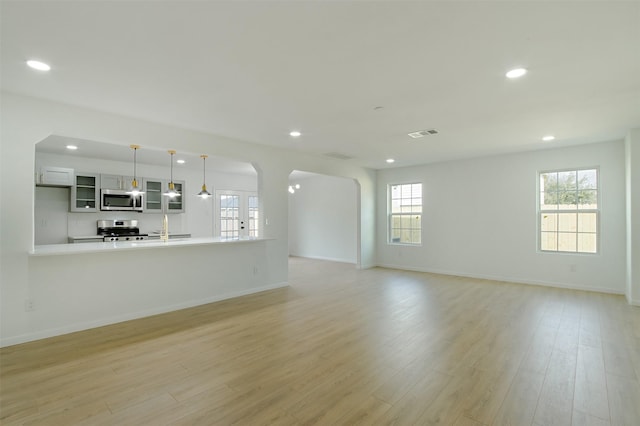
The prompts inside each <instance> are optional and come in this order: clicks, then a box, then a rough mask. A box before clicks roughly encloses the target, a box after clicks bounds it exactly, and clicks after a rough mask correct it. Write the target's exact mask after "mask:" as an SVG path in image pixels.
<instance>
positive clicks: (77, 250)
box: [29, 237, 270, 256]
mask: <svg viewBox="0 0 640 426" xmlns="http://www.w3.org/2000/svg"><path fill="white" fill-rule="evenodd" d="M268 240H270V238H248V237H247V238H220V237H209V238H184V239H181V238H176V239H172V240H169V241H159V240H145V241H114V242H100V243H82V244H49V245H42V246H35V247H34V248H33V250H31V251H30V252H29V255H30V256H56V255H65V254H81V253H98V252H109V251H120V250H144V249H158V248H167V247H185V246H198V245H210V244H242V243H251V242H256V241H268Z"/></svg>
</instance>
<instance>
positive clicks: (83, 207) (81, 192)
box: [70, 172, 100, 213]
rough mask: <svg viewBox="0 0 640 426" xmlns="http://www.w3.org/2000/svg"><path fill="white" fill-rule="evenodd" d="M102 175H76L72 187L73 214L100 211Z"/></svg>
mask: <svg viewBox="0 0 640 426" xmlns="http://www.w3.org/2000/svg"><path fill="white" fill-rule="evenodd" d="M99 197H100V175H99V174H97V173H80V172H78V173H76V175H75V178H74V185H73V186H72V187H71V206H70V207H71V208H70V210H71V211H72V212H77V213H95V212H97V211H98V210H99V208H100V206H99Z"/></svg>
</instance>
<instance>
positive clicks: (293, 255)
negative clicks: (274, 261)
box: [289, 253, 357, 265]
mask: <svg viewBox="0 0 640 426" xmlns="http://www.w3.org/2000/svg"><path fill="white" fill-rule="evenodd" d="M289 256H291V257H301V258H303V259H315V260H327V261H329V262H338V263H349V264H351V265H357V263H356V262H354V261H353V260H350V259H341V258H337V257H325V256H306V255H303V254H295V253H290V254H289Z"/></svg>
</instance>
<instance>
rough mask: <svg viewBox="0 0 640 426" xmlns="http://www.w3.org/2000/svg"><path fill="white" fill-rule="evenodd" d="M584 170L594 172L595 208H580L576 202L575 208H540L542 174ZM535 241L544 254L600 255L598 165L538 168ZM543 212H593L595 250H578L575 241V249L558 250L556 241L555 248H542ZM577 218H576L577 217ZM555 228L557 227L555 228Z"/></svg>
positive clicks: (577, 233)
mask: <svg viewBox="0 0 640 426" xmlns="http://www.w3.org/2000/svg"><path fill="white" fill-rule="evenodd" d="M585 170H594V171H595V172H596V188H595V191H596V208H595V209H581V208H578V204H576V208H575V209H560V208H559V206H558V209H556V210H550V209H543V208H542V199H541V195H542V193H543V188H542V187H541V183H542V182H541V177H542V175H543V174H546V173H566V172H575V173H576V174H577V173H578V172H580V171H585ZM536 178H537V179H536V242H537V247H536V249H537V251H538V253H544V254H560V255H578V256H597V255H600V250H601V248H600V240H601V239H602V233H601V225H600V224H601V212H602V208H601V194H600V193H601V184H600V168H599V167H598V166H589V167H573V168H562V169H547V170H539V171H538V172H537V173H536ZM576 185H578V182H577V180H576ZM577 190H578V188H576V191H577ZM543 213H558V214H561V213H575V214H579V213H594V214H595V218H596V219H595V220H596V226H595V237H596V244H595V252H590V251H580V250H579V247H578V244H577V242H576V251H566V250H559V249H558V248H557V243H556V250H548V249H543V248H542V240H543V239H542V232H543V231H542V214H543ZM577 220H578V219H577ZM556 229H557V228H556ZM559 232H560V231H558V230H556V231H555V233H556V234H558V233H559ZM580 233H581V232H579V231H578V229H577V228H576V231H575V234H576V238H577V236H578V235H579V234H580Z"/></svg>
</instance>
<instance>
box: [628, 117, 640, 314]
mask: <svg viewBox="0 0 640 426" xmlns="http://www.w3.org/2000/svg"><path fill="white" fill-rule="evenodd" d="M625 154H626V155H625V160H626V161H625V177H626V202H627V211H626V224H627V268H626V271H625V272H626V288H625V295H626V297H627V301H628V302H629V303H630V304H632V305H637V306H640V129H633V130H631V131H630V132H629V134H628V135H627V137H626V139H625Z"/></svg>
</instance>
